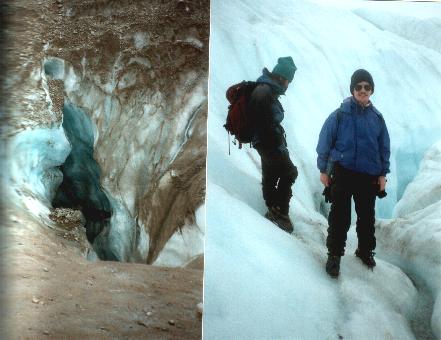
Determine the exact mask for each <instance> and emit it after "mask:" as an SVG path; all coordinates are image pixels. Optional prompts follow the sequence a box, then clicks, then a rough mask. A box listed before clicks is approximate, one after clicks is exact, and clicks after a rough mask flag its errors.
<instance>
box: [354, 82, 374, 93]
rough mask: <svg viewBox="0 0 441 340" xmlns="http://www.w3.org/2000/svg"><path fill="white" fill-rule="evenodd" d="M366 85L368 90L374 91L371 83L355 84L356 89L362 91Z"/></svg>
mask: <svg viewBox="0 0 441 340" xmlns="http://www.w3.org/2000/svg"><path fill="white" fill-rule="evenodd" d="M363 87H364V89H365V90H366V91H372V86H371V85H369V84H366V85H360V84H357V85H355V86H354V89H355V91H357V92H358V91H361V89H362V88H363Z"/></svg>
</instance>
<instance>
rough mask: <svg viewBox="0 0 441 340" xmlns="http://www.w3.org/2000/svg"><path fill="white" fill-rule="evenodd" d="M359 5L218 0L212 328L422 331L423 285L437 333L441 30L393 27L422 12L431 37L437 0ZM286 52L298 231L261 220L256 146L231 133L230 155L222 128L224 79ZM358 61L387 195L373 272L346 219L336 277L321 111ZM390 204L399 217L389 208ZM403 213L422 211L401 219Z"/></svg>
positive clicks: (215, 333) (282, 335) (219, 334)
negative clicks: (368, 90)
mask: <svg viewBox="0 0 441 340" xmlns="http://www.w3.org/2000/svg"><path fill="white" fill-rule="evenodd" d="M351 3H352V5H351V6H341V5H339V4H338V2H336V1H333V2H332V1H331V2H324V1H289V0H282V1H279V2H277V5H276V6H274V5H273V4H271V5H270V3H269V2H268V1H264V0H254V1H251V0H245V1H241V2H234V1H212V2H211V10H212V13H211V32H210V83H209V120H208V164H207V175H208V178H207V179H208V187H207V201H206V205H207V207H206V209H207V230H206V240H205V272H204V320H203V328H204V329H203V334H204V338H205V339H226V338H227V339H228V338H234V339H251V338H252V339H338V338H339V336H341V337H342V338H344V339H385V338H393V339H414V338H419V337H420V336H423V335H422V333H421V330H419V329H416V328H415V326H414V323H412V320H413V319H414V317H415V316H414V309H415V307H416V305H417V304H418V300H419V296H420V294H421V290H420V289H421V287H422V286H425V287H428V289H429V290H430V293H429V294H431V295H432V297H433V301H435V303H434V306H428V307H429V308H426V309H427V310H428V311H429V314H428V315H422V317H423V318H425V319H427V327H426V328H428V329H425V330H424V332H426V333H428V334H429V335H430V333H431V332H432V333H433V334H434V335H435V336H436V337H437V338H440V339H441V332H440V329H439V325H440V324H441V315H440V312H439V309H440V308H439V305H440V302H439V300H440V299H439V298H437V296H439V291H440V287H441V280H440V279H439V276H438V275H439V272H440V258H441V256H439V252H437V250H438V249H441V237H440V236H439V228H440V225H441V218H440V210H441V209H439V203H438V202H440V201H441V195H440V194H439V192H438V191H437V190H436V187H433V185H434V184H436V183H439V182H436V180H435V179H433V180H432V179H431V178H432V177H433V174H434V173H435V172H436V170H437V169H439V166H440V164H441V160H440V159H439V157H438V156H437V150H438V144H436V143H437V142H438V141H439V140H440V139H441V110H440V109H439V107H441V96H439V95H434V94H437V93H441V54H440V53H439V48H440V47H441V40H437V41H436V40H430V42H427V41H428V40H427V39H425V40H424V39H423V40H424V43H423V41H420V39H419V36H420V33H418V34H413V33H412V30H411V27H408V30H407V33H406V34H404V33H403V34H401V33H402V32H401V30H398V29H396V27H405V26H406V25H414V24H418V27H424V29H426V30H427V31H425V35H426V36H430V35H431V32H430V29H431V28H433V27H434V26H433V23H435V25H438V27H439V25H441V6H440V5H439V4H424V7H425V10H424V12H425V14H424V13H423V14H422V12H423V11H417V10H415V4H408V3H402V7H400V10H398V11H396V10H395V8H393V6H392V5H385V4H379V5H378V4H377V2H364V3H363V4H361V2H357V1H351ZM429 6H430V12H431V13H432V14H433V15H432V16H429V15H428V14H427V13H428V11H427V7H429ZM391 14H393V15H391ZM374 23H375V24H374ZM400 25H401V26H400ZM398 31H400V32H398ZM409 32H410V33H409ZM415 32H416V31H415ZM435 34H437V33H435ZM287 55H291V56H292V57H293V59H294V61H295V63H296V65H297V67H298V70H297V72H296V75H295V77H294V81H293V83H292V84H291V85H290V88H289V89H288V91H287V94H286V96H284V97H282V98H281V102H282V105H283V106H284V108H285V120H284V122H283V123H282V125H283V126H284V127H285V130H286V133H287V139H288V148H289V151H290V155H291V158H292V160H293V162H294V164H296V165H297V167H298V169H299V177H298V179H297V181H296V183H295V185H294V188H293V192H294V197H293V200H292V201H291V211H290V216H291V218H292V219H293V221H294V224H295V232H294V235H293V236H290V235H288V234H286V233H284V232H283V231H281V230H279V229H277V227H275V226H274V225H273V224H271V223H270V222H268V221H267V220H266V219H264V218H263V215H264V213H265V210H266V208H265V205H264V202H263V199H262V195H261V185H260V180H261V172H260V159H259V156H258V154H257V152H256V151H255V150H252V149H249V148H247V147H245V149H242V150H237V149H236V148H235V147H234V146H233V145H232V150H231V156H229V155H228V144H227V143H228V138H227V134H226V131H225V130H224V129H223V128H222V125H223V124H224V121H225V117H226V109H227V106H228V104H227V101H226V99H225V90H226V89H227V88H228V87H229V86H230V85H232V84H234V83H236V82H240V81H242V80H255V79H256V78H257V77H258V76H259V75H260V74H261V70H262V68H263V67H268V68H269V69H272V67H273V66H274V65H275V63H276V61H277V58H278V57H280V56H287ZM358 68H365V69H367V70H369V71H370V72H371V74H372V75H373V78H374V81H375V93H374V95H373V96H372V101H373V103H374V105H375V106H376V107H377V108H378V109H379V110H380V111H381V112H382V113H383V115H384V118H385V121H386V123H387V126H388V129H389V133H390V136H391V144H392V145H391V147H392V156H391V173H390V174H389V175H388V186H387V192H388V196H387V197H386V198H385V199H382V200H377V207H376V211H377V218H388V220H379V222H378V230H379V231H378V233H377V236H378V249H377V250H378V253H379V254H378V256H377V257H376V258H377V267H376V268H375V270H374V271H373V272H371V271H369V270H368V269H367V268H366V267H365V266H363V265H362V264H361V261H360V260H359V259H357V258H356V257H355V256H354V255H353V254H354V251H355V248H356V246H357V240H356V235H355V226H352V227H351V230H350V233H349V235H348V245H347V248H346V256H345V257H343V258H342V266H341V275H340V278H339V279H338V280H333V279H331V278H329V277H328V276H327V274H326V272H325V270H324V264H325V262H326V247H325V239H326V228H327V221H326V218H325V216H324V215H326V213H327V211H328V209H329V205H326V204H325V203H324V201H323V198H322V196H321V192H322V190H323V187H322V185H321V183H320V181H319V173H318V170H317V168H316V153H315V147H316V144H317V139H318V134H319V131H320V128H321V126H322V124H323V122H324V120H325V119H326V117H327V116H328V115H329V114H330V113H331V112H332V111H333V110H335V109H336V108H337V107H338V106H339V105H340V103H341V101H342V100H343V99H344V98H345V97H347V96H349V95H350V93H349V82H350V77H351V74H352V73H353V71H354V70H356V69H358ZM430 147H432V148H433V149H431V150H432V151H428V149H429V148H430ZM427 151H428V153H426V152H427ZM425 154H426V156H425V158H424V162H423V163H421V160H422V159H423V156H424V155H425ZM420 163H421V170H420V171H419V169H420ZM438 173H439V172H438ZM438 176H439V175H438ZM414 180H415V182H416V183H417V184H413V182H412V181H414ZM429 180H430V182H429ZM418 181H420V182H419V183H423V182H424V183H426V184H425V186H421V184H420V185H418ZM438 181H439V180H438ZM409 183H412V184H411V185H409ZM431 184H433V185H432V186H431ZM412 187H413V188H414V189H413V190H412V192H413V193H414V194H413V195H412V194H411V193H408V192H410V191H409V190H411V188H412ZM429 189H430V192H429V191H426V190H429ZM415 193H417V194H416V195H415ZM418 197H419V198H421V200H418ZM422 198H424V199H422ZM417 200H418V202H419V205H417V204H414V202H416V201H417ZM397 202H398V203H399V204H398V205H397ZM407 202H408V203H407ZM395 206H396V207H397V208H396V212H395V213H396V214H398V215H397V216H400V218H393V219H392V216H394V215H393V214H394V209H395ZM410 207H412V208H410ZM407 212H409V213H411V212H413V214H415V215H412V216H414V217H413V218H410V217H409V218H407V219H402V218H401V216H402V215H403V214H406V213H407ZM417 216H418V217H417ZM354 219H355V214H353V220H354ZM422 225H424V228H423V227H422ZM388 226H390V227H388ZM396 226H401V227H400V229H399V231H398V229H396V228H395V227H396ZM388 230H389V232H388ZM392 231H393V232H392ZM403 242H407V243H412V246H411V247H408V248H407V247H405V246H403ZM407 243H405V244H407ZM423 245H424V246H423ZM422 247H423V248H424V247H425V251H422V249H421V248H422ZM392 259H393V260H392ZM415 278H416V279H417V280H418V282H416V283H414V282H413V279H415ZM420 283H421V285H420ZM415 284H416V286H415ZM432 310H433V313H432ZM430 328H431V329H430ZM426 333H425V334H426Z"/></svg>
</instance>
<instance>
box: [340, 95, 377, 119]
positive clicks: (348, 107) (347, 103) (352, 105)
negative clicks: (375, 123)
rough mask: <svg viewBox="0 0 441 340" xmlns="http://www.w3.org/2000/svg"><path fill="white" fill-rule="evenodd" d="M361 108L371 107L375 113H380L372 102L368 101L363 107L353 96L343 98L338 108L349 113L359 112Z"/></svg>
mask: <svg viewBox="0 0 441 340" xmlns="http://www.w3.org/2000/svg"><path fill="white" fill-rule="evenodd" d="M363 109H371V110H373V111H374V112H375V113H377V114H379V115H380V114H381V113H380V112H379V111H378V110H377V109H376V108H375V106H374V105H373V104H372V102H369V105H368V106H367V107H365V108H363V107H362V106H361V105H360V104H358V103H357V101H356V100H355V98H354V97H353V96H351V97H348V98H346V99H345V100H343V102H342V103H341V105H340V110H341V111H342V112H345V113H351V112H359V111H361V110H363Z"/></svg>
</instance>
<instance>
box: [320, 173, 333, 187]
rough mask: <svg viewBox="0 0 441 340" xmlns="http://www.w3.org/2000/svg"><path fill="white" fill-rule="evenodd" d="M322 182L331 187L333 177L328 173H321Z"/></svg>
mask: <svg viewBox="0 0 441 340" xmlns="http://www.w3.org/2000/svg"><path fill="white" fill-rule="evenodd" d="M320 182H322V183H323V185H324V186H325V187H329V185H330V184H331V178H330V177H329V176H328V174H326V173H324V172H322V173H320Z"/></svg>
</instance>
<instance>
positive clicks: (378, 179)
mask: <svg viewBox="0 0 441 340" xmlns="http://www.w3.org/2000/svg"><path fill="white" fill-rule="evenodd" d="M350 91H351V94H352V97H349V98H346V99H345V100H344V101H343V103H342V104H341V106H340V108H338V109H337V110H335V111H334V112H333V113H332V114H331V115H330V116H329V117H328V118H327V119H326V121H325V123H324V125H323V127H322V130H321V132H320V136H319V141H318V145H317V149H316V151H317V154H318V157H317V167H318V169H319V170H320V181H321V182H322V183H323V185H325V186H326V187H329V186H330V193H331V201H332V205H331V211H330V213H329V217H328V224H329V228H328V237H327V240H326V246H327V248H328V261H327V263H326V271H327V273H328V274H329V275H330V276H332V277H338V275H339V272H340V258H341V256H343V255H344V250H345V245H346V237H347V232H348V230H349V227H350V224H351V198H352V197H353V199H354V203H355V211H356V213H357V222H356V225H357V229H356V231H357V236H358V248H357V250H356V252H355V255H356V256H357V257H359V258H360V259H361V260H362V261H363V263H364V264H365V265H367V266H368V267H369V268H371V269H373V267H374V266H375V265H376V263H375V259H374V252H373V250H374V249H375V246H376V240H375V227H374V223H375V199H376V196H377V194H378V193H379V192H384V190H385V186H386V174H387V173H389V156H390V141H389V133H388V131H387V127H386V123H385V121H384V118H383V116H382V115H381V113H380V112H379V111H378V110H377V109H376V108H375V107H374V106H373V105H372V102H371V101H370V96H371V95H372V94H373V93H374V80H373V78H372V76H371V74H370V73H369V72H368V71H366V70H363V69H359V70H357V71H355V72H354V74H353V75H352V77H351V85H350ZM331 174H332V175H331Z"/></svg>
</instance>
